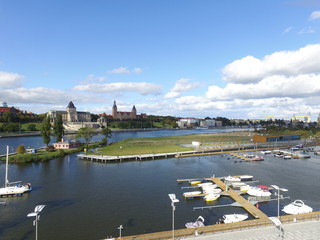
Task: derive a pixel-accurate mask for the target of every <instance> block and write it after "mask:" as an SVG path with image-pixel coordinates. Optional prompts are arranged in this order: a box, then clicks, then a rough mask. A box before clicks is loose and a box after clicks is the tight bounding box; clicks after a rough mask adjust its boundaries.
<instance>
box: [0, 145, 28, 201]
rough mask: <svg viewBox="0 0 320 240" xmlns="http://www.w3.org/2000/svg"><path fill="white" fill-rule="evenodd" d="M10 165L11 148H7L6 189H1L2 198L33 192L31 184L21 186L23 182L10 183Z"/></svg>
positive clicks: (0, 195)
mask: <svg viewBox="0 0 320 240" xmlns="http://www.w3.org/2000/svg"><path fill="white" fill-rule="evenodd" d="M8 165H9V146H7V158H6V174H5V179H4V181H5V182H4V187H3V188H0V197H3V196H10V195H22V194H24V193H26V192H30V191H31V190H32V187H31V184H30V183H27V184H20V182H21V181H18V182H11V183H10V182H9V180H8ZM13 184H14V185H13Z"/></svg>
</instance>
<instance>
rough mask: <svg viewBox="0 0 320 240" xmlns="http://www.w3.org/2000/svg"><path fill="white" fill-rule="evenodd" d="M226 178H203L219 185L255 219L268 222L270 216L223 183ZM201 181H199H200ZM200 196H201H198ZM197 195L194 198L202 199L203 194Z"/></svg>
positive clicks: (180, 180) (179, 180)
mask: <svg viewBox="0 0 320 240" xmlns="http://www.w3.org/2000/svg"><path fill="white" fill-rule="evenodd" d="M223 178H224V177H220V178H217V177H215V178H203V179H204V180H210V181H212V182H214V183H215V184H217V185H218V187H219V188H221V189H222V191H223V192H224V193H227V194H228V195H229V196H230V197H231V198H232V199H233V200H234V201H236V202H238V203H239V204H241V206H242V207H243V208H244V209H245V210H246V211H247V212H248V213H250V214H251V215H252V216H253V217H254V218H259V219H263V220H268V216H267V215H266V214H265V213H263V212H262V211H261V210H259V209H258V208H256V207H255V206H254V205H252V204H251V203H250V202H249V201H248V200H247V199H245V198H244V197H242V196H241V195H240V194H239V193H238V192H236V191H235V190H233V189H232V188H230V187H228V186H227V185H226V184H225V183H224V182H222V181H221V179H223ZM193 180H194V179H178V180H177V181H178V182H183V181H185V182H187V181H189V182H190V181H193ZM198 180H199V179H198ZM198 195H199V196H198ZM198 195H195V196H194V197H200V196H201V194H198Z"/></svg>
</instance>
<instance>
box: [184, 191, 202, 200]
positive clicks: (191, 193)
mask: <svg viewBox="0 0 320 240" xmlns="http://www.w3.org/2000/svg"><path fill="white" fill-rule="evenodd" d="M199 194H201V191H193V192H185V193H183V196H184V197H186V198H188V197H193V196H194V195H199Z"/></svg>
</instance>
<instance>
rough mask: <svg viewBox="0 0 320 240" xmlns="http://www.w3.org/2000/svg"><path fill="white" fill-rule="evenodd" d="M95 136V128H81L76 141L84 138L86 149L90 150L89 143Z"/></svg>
mask: <svg viewBox="0 0 320 240" xmlns="http://www.w3.org/2000/svg"><path fill="white" fill-rule="evenodd" d="M93 136H94V128H93V127H83V128H80V129H79V131H78V132H77V135H76V139H79V138H83V139H84V142H85V145H86V149H88V146H89V143H90V141H91V139H92V137H93Z"/></svg>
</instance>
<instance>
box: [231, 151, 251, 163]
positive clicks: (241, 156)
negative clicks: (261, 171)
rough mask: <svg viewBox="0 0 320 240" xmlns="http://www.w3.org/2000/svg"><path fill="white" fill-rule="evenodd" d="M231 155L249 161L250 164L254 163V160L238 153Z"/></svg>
mask: <svg viewBox="0 0 320 240" xmlns="http://www.w3.org/2000/svg"><path fill="white" fill-rule="evenodd" d="M229 154H230V155H232V156H234V157H237V158H240V159H241V160H244V161H248V162H251V161H252V159H250V158H247V157H245V156H243V155H240V154H238V153H235V152H231V153H229Z"/></svg>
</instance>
